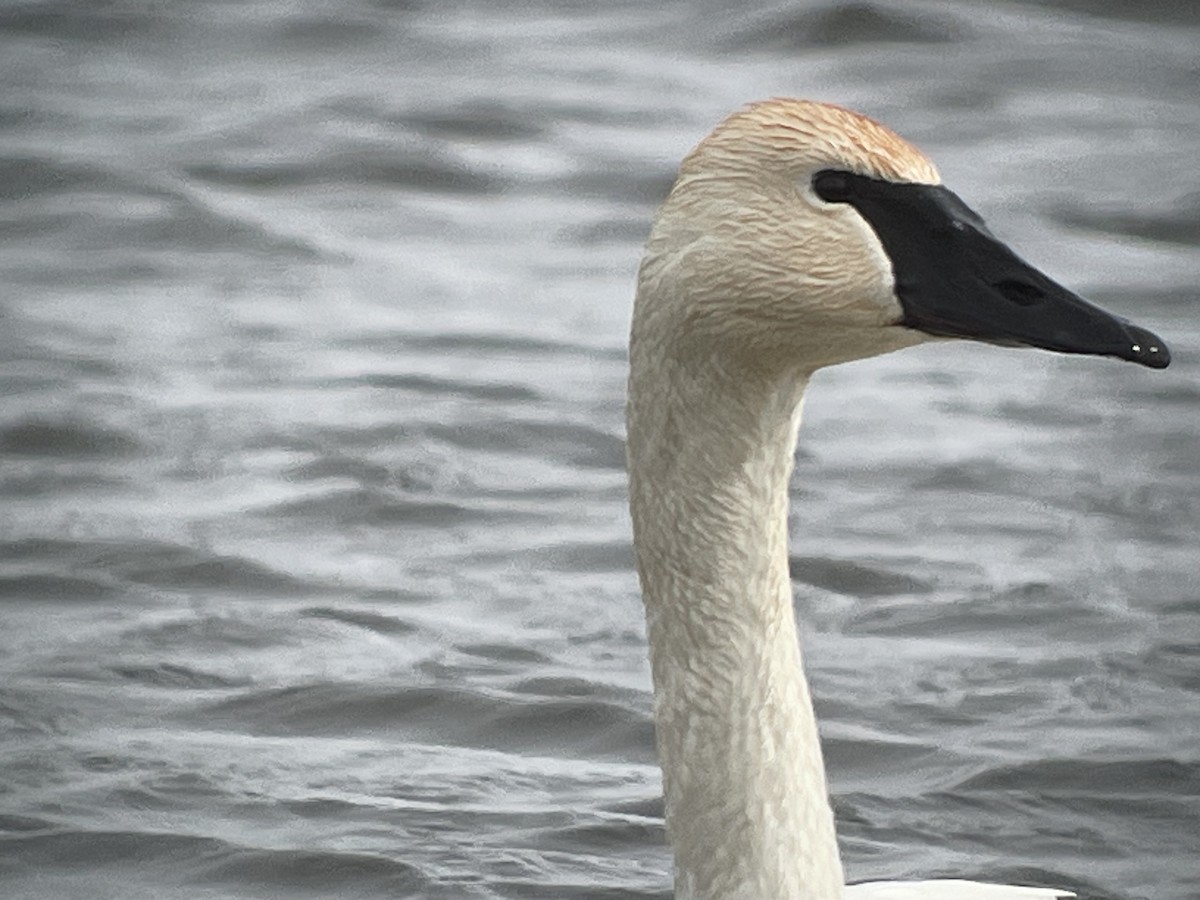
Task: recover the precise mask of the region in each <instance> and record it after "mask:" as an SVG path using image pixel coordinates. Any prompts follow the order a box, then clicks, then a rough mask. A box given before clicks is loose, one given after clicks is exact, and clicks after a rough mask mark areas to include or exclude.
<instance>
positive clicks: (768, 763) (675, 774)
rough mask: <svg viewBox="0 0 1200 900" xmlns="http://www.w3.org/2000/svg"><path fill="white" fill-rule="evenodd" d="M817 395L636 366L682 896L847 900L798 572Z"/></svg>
mask: <svg viewBox="0 0 1200 900" xmlns="http://www.w3.org/2000/svg"><path fill="white" fill-rule="evenodd" d="M806 383H807V378H806V377H805V376H804V375H803V374H802V373H799V372H796V373H791V374H783V375H780V374H778V373H776V374H772V375H768V374H765V373H753V372H746V371H740V372H737V373H731V374H730V376H729V377H725V375H724V374H723V373H722V372H721V370H720V369H719V368H718V367H715V366H710V365H689V364H688V363H687V362H686V361H683V362H681V361H678V360H672V359H671V358H670V357H669V356H667V357H664V356H662V355H651V354H649V353H646V352H644V348H639V346H638V344H637V342H635V343H634V348H633V352H632V354H631V376H630V405H629V410H628V440H629V463H630V505H631V511H632V516H633V524H634V544H635V549H636V555H637V563H638V572H639V576H640V578H641V583H642V591H643V597H644V601H645V607H646V617H647V625H648V632H649V641H650V658H651V668H652V671H653V676H654V686H655V724H656V739H657V744H658V753H659V759H660V762H661V764H662V767H663V787H664V794H665V799H666V819H667V831H668V836H669V839H670V841H671V844H672V846H673V849H674V853H675V870H676V896H677V897H680V898H689V900H743V898H744V900H757V898H765V897H770V898H773V900H800V898H805V900H834V898H841V896H842V886H843V884H844V880H843V874H842V868H841V862H840V858H839V856H838V849H837V840H836V835H835V832H834V823H833V814H832V811H831V809H830V806H829V800H828V793H827V787H826V781H825V771H824V765H823V763H822V759H821V750H820V743H819V740H818V735H817V726H816V720H815V716H814V713H813V707H812V700H811V697H810V695H809V690H808V684H807V682H806V680H805V678H804V673H803V669H802V666H801V656H800V646H799V637H798V634H797V627H796V620H795V615H794V613H793V609H792V593H791V582H790V579H789V575H788V552H787V548H788V539H787V514H788V493H787V488H788V482H789V478H790V475H791V472H792V468H793V457H794V452H795V444H796V435H797V430H798V428H799V421H800V418H799V416H800V402H801V398H802V394H803V390H804V387H805V385H806Z"/></svg>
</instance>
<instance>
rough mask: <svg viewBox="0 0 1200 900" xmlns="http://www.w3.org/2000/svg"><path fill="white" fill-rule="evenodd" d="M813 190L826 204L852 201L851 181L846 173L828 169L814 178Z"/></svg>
mask: <svg viewBox="0 0 1200 900" xmlns="http://www.w3.org/2000/svg"><path fill="white" fill-rule="evenodd" d="M812 185H813V190H814V191H816V192H817V196H818V197H820V198H821V199H822V200H824V201H825V202H826V203H845V202H846V201H848V200H849V199H850V179H849V178H847V177H846V173H845V172H835V171H833V170H832V169H826V170H824V171H823V172H818V173H817V174H816V175H814V176H813V180H812Z"/></svg>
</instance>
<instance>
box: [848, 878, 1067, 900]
mask: <svg viewBox="0 0 1200 900" xmlns="http://www.w3.org/2000/svg"><path fill="white" fill-rule="evenodd" d="M1074 896H1075V895H1074V894H1073V893H1071V892H1070V891H1060V890H1056V889H1054V888H1037V887H1015V886H1013V885H1007V884H986V883H984V882H981V881H960V880H957V879H948V880H938V881H868V882H865V883H863V884H849V885H846V894H845V900H1055V898H1058V897H1074Z"/></svg>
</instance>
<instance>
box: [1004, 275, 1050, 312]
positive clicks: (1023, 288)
mask: <svg viewBox="0 0 1200 900" xmlns="http://www.w3.org/2000/svg"><path fill="white" fill-rule="evenodd" d="M992 286H993V287H994V288H995V289H996V290H998V291H999V292H1000V293H1001V294H1003V295H1004V299H1005V300H1008V301H1009V302H1011V303H1015V304H1017V306H1037V305H1038V304H1039V303H1041V302H1042V301H1043V300H1045V299H1046V294H1045V292H1044V291H1043V290H1042V289H1041V288H1039V287H1037V286H1036V285H1033V284H1029V283H1028V282H1026V281H1016V280H1014V279H1012V278H1005V279H1004V280H1003V281H997V282H996V283H995V284H994V285H992Z"/></svg>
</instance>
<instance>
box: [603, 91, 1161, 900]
mask: <svg viewBox="0 0 1200 900" xmlns="http://www.w3.org/2000/svg"><path fill="white" fill-rule="evenodd" d="M946 337H967V338H975V339H979V340H987V341H992V342H996V343H1004V344H1023V345H1031V346H1039V347H1044V348H1048V349H1054V350H1060V351H1063V352H1075V353H1091V354H1098V355H1110V356H1117V357H1122V358H1125V359H1129V360H1132V361H1136V362H1139V363H1142V364H1144V365H1148V366H1153V367H1161V366H1163V365H1166V363H1167V361H1168V360H1169V356H1168V352H1167V349H1166V347H1165V346H1164V345H1163V344H1162V342H1161V341H1160V340H1158V338H1156V337H1155V336H1154V335H1152V334H1150V332H1147V331H1145V330H1143V329H1140V328H1138V327H1136V326H1133V325H1131V324H1129V323H1127V322H1125V321H1124V320H1121V319H1118V318H1117V317H1114V316H1111V315H1109V314H1108V313H1106V312H1104V311H1102V310H1100V309H1098V308H1096V307H1094V306H1092V305H1090V304H1088V303H1087V302H1086V301H1084V300H1082V299H1081V298H1079V297H1077V296H1075V295H1074V294H1072V293H1070V292H1069V291H1067V290H1066V289H1065V288H1063V287H1061V286H1059V285H1057V284H1055V283H1054V282H1052V281H1051V280H1050V279H1049V278H1047V277H1046V276H1044V275H1042V274H1041V273H1040V272H1037V271H1036V270H1035V269H1033V268H1032V267H1029V266H1028V265H1027V264H1025V263H1024V262H1022V261H1021V260H1020V259H1019V258H1017V257H1016V256H1015V255H1014V254H1013V253H1012V251H1010V250H1008V249H1007V248H1006V247H1004V245H1003V244H1000V243H999V242H998V241H996V240H995V238H994V237H993V236H992V235H991V233H990V232H989V231H988V230H987V227H986V225H984V223H983V221H982V220H981V219H979V217H978V216H976V215H975V214H974V213H973V212H971V210H970V209H969V208H968V207H966V206H965V204H963V203H962V201H961V200H959V199H958V198H957V197H956V196H955V195H954V194H952V193H951V192H950V191H948V190H947V189H946V188H944V187H942V186H941V184H940V179H939V176H938V173H937V170H936V168H935V167H934V166H933V164H932V163H931V162H930V161H929V160H928V159H927V158H926V157H925V156H924V155H923V154H921V153H920V152H919V151H918V150H917V149H916V148H914V147H913V146H912V145H910V144H908V143H907V142H906V141H904V140H903V139H902V138H900V137H898V136H897V135H896V134H894V133H893V132H891V131H890V130H888V129H887V128H885V127H883V126H882V125H879V124H878V123H876V122H874V121H872V120H870V119H868V118H866V117H864V116H861V115H858V114H856V113H852V112H850V111H847V110H844V109H841V108H839V107H835V106H829V105H825V104H819V103H813V102H809V101H801V100H786V99H778V100H772V101H767V102H764V103H760V104H756V105H754V106H751V107H749V108H747V109H745V110H742V111H740V112H738V113H735V114H734V115H732V116H731V117H729V118H728V119H726V120H725V121H724V122H723V123H721V125H719V126H718V127H717V129H716V130H715V131H714V132H713V133H712V134H711V135H709V137H708V138H706V139H705V140H704V141H703V142H701V144H700V145H699V146H698V147H697V148H696V149H695V150H694V151H693V152H692V153H691V154H690V155H689V156H688V157H687V158H686V159H685V160H684V161H683V163H682V165H681V167H680V171H679V176H678V179H677V181H676V183H675V185H674V187H673V189H672V191H671V193H670V195H669V196H668V198H667V200H666V201H665V203H664V204H663V207H662V208H661V210H660V211H659V213H658V216H657V217H656V220H655V223H654V226H653V228H652V230H651V234H650V237H649V240H648V242H647V247H646V253H645V257H644V259H643V261H642V264H641V267H640V270H639V276H638V292H637V299H636V302H635V305H634V313H633V322H632V328H631V338H630V377H629V404H628V410H627V433H628V456H629V473H630V509H631V513H632V519H633V527H634V547H635V554H636V558H637V566H638V572H639V577H640V580H641V585H642V593H643V598H644V602H645V608H646V618H647V629H648V635H649V644H650V661H651V670H652V675H653V679H654V689H655V723H656V741H657V748H658V755H659V760H660V762H661V765H662V769H663V788H664V794H665V799H666V822H667V832H668V837H669V840H670V842H671V844H672V847H673V850H674V856H675V875H676V896H677V897H678V898H680V900H841V898H845V900H1022V898H1027V900H1034V898H1050V897H1066V896H1071V895H1070V894H1069V893H1066V892H1062V891H1056V890H1048V889H1044V888H1023V887H1003V886H997V885H986V884H979V883H975V882H965V881H932V882H931V881H925V882H907V883H906V882H876V883H868V884H859V885H852V886H846V885H845V879H844V875H843V871H842V864H841V860H840V857H839V854H838V847H837V838H836V833H835V830H834V818H833V813H832V810H831V808H830V805H829V799H828V791H827V786H826V780H825V771H824V764H823V761H822V757H821V749H820V742H819V739H818V734H817V723H816V718H815V716H814V713H813V706H812V699H811V697H810V695H809V690H808V685H807V682H806V680H805V677H804V674H803V669H802V664H801V655H800V643H799V635H798V633H797V627H796V620H795V616H794V613H793V609H792V591H791V583H790V579H789V575H788V565H787V547H788V533H787V511H788V492H787V489H788V481H789V478H790V476H791V473H792V467H793V455H794V452H795V446H796V437H797V432H798V429H799V427H800V407H801V401H802V397H803V394H804V390H805V387H806V386H807V384H808V381H809V378H810V377H811V375H812V374H813V373H814V372H815V371H816V370H818V369H820V368H822V367H824V366H827V365H831V364H835V363H840V362H846V361H849V360H854V359H860V358H864V357H869V356H875V355H879V354H882V353H886V352H890V351H892V350H898V349H901V348H904V347H908V346H912V345H914V344H918V343H921V342H924V341H929V340H934V339H941V338H946Z"/></svg>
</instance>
